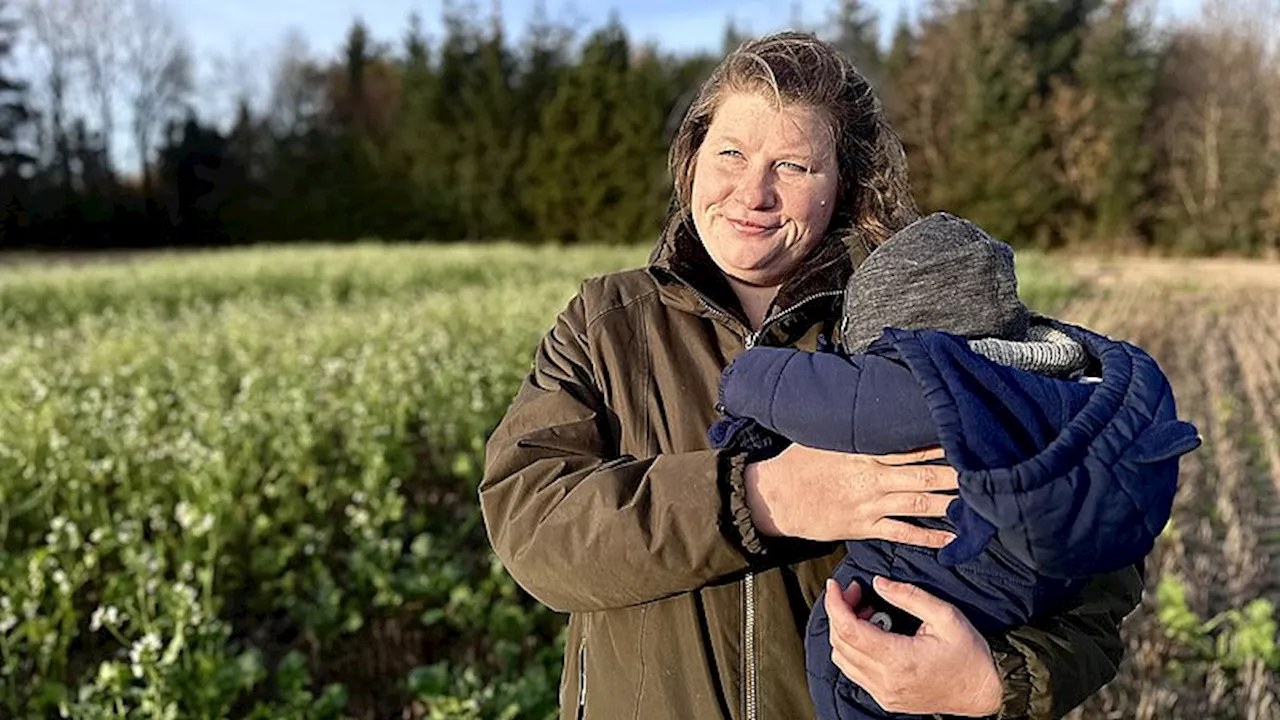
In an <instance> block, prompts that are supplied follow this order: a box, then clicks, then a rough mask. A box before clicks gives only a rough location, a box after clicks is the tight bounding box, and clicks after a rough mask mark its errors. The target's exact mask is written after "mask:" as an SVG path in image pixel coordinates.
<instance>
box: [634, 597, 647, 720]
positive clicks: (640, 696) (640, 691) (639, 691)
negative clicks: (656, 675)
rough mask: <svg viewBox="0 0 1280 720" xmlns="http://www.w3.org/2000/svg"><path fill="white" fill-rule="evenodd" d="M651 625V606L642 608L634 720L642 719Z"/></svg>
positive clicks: (638, 641)
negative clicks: (646, 642) (646, 647)
mask: <svg viewBox="0 0 1280 720" xmlns="http://www.w3.org/2000/svg"><path fill="white" fill-rule="evenodd" d="M648 625H649V608H648V607H644V608H642V609H641V610H640V632H639V637H638V638H637V643H638V644H639V646H640V648H641V649H640V653H639V655H640V680H639V682H638V683H636V711H635V714H634V715H632V716H631V717H632V718H633V719H634V720H640V708H641V707H643V706H644V680H645V671H646V670H647V668H646V666H645V663H644V631H645V629H646V628H647V627H648Z"/></svg>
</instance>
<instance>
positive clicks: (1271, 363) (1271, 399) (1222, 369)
mask: <svg viewBox="0 0 1280 720" xmlns="http://www.w3.org/2000/svg"><path fill="white" fill-rule="evenodd" d="M1071 267H1072V268H1073V269H1074V270H1076V271H1078V272H1079V273H1080V275H1081V276H1082V277H1083V278H1084V280H1083V284H1082V285H1081V287H1080V290H1079V291H1078V292H1077V293H1076V294H1075V295H1073V297H1072V299H1071V300H1070V301H1069V302H1068V303H1067V305H1066V307H1065V308H1063V309H1062V310H1061V311H1060V313H1059V314H1060V315H1061V316H1062V317H1063V319H1065V320H1068V321H1072V322H1078V323H1081V324H1084V325H1086V326H1089V327H1092V328H1094V329H1097V330H1099V331H1101V332H1104V333H1106V334H1108V335H1111V336H1112V337H1116V338H1122V339H1126V340H1131V341H1133V342H1135V343H1137V344H1138V345H1140V346H1142V347H1144V348H1146V349H1147V350H1148V351H1149V352H1151V353H1152V355H1153V356H1154V357H1155V358H1156V359H1157V360H1158V361H1159V362H1160V364H1161V366H1162V367H1163V368H1164V369H1165V371H1166V372H1167V373H1168V375H1169V377H1170V379H1171V381H1172V383H1173V386H1174V390H1175V393H1176V397H1177V401H1178V406H1179V412H1180V414H1181V415H1182V416H1183V417H1185V418H1187V419H1189V420H1191V421H1192V422H1194V423H1195V424H1196V425H1197V426H1198V427H1199V429H1200V433H1201V435H1202V436H1203V438H1204V445H1203V446H1202V447H1201V448H1200V449H1199V450H1198V451H1196V452H1195V453H1193V454H1192V455H1191V456H1189V457H1187V458H1185V459H1184V460H1183V464H1182V475H1181V481H1180V482H1181V486H1180V489H1179V492H1178V496H1177V499H1176V503H1175V508H1174V514H1173V519H1172V522H1171V526H1170V528H1168V529H1167V530H1166V532H1165V534H1164V536H1163V537H1162V538H1161V541H1160V543H1159V545H1158V546H1157V548H1156V551H1155V553H1154V554H1153V555H1152V556H1151V557H1150V558H1149V559H1148V563H1147V592H1146V596H1145V600H1144V603H1143V606H1142V607H1141V608H1140V609H1139V611H1138V612H1136V613H1135V614H1134V615H1132V616H1131V617H1130V618H1129V620H1128V621H1127V623H1126V625H1125V635H1126V638H1127V643H1128V651H1127V657H1126V660H1125V662H1124V664H1123V665H1122V666H1121V669H1120V673H1119V676H1118V678H1117V679H1116V680H1115V681H1114V682H1113V683H1112V684H1111V685H1110V686H1108V687H1107V688H1106V689H1105V690H1104V691H1103V692H1102V693H1101V694H1099V695H1098V696H1097V697H1094V698H1092V699H1091V700H1089V701H1088V702H1087V703H1086V704H1085V705H1084V706H1083V707H1082V708H1080V709H1079V710H1077V711H1076V712H1075V713H1073V714H1072V716H1071V717H1073V718H1074V719H1075V720H1084V719H1089V720H1092V719H1094V718H1138V719H1141V720H1148V719H1152V720H1154V719H1160V720H1164V719H1166V718H1168V719H1174V718H1179V719H1181V718H1186V719H1190V718H1195V719H1196V720H1207V719H1209V718H1214V719H1216V718H1247V719H1248V720H1269V719H1272V718H1280V673H1277V667H1276V663H1275V660H1276V653H1275V651H1274V642H1275V626H1274V625H1270V626H1267V625H1266V623H1261V624H1260V626H1261V629H1262V632H1261V633H1259V632H1256V631H1255V632H1253V633H1252V636H1251V637H1252V639H1253V640H1254V641H1257V642H1258V643H1261V645H1262V646H1263V647H1262V652H1261V653H1254V654H1255V655H1257V654H1261V655H1263V656H1265V655H1268V654H1269V655H1270V660H1269V661H1268V660H1266V659H1259V658H1257V657H1249V659H1247V660H1246V661H1244V662H1243V663H1237V662H1234V660H1233V658H1236V657H1241V656H1245V657H1248V656H1249V655H1250V653H1248V652H1244V653H1238V654H1236V655H1235V656H1232V655H1231V651H1232V650H1233V649H1239V648H1237V647H1235V646H1230V647H1223V646H1222V642H1221V641H1218V642H1214V643H1212V644H1210V645H1208V646H1202V648H1201V650H1200V651H1199V652H1195V651H1193V650H1191V649H1190V648H1189V645H1194V643H1189V642H1187V641H1186V640H1185V639H1183V640H1182V641H1181V642H1180V641H1179V640H1178V639H1177V638H1176V637H1171V635H1176V633H1171V632H1170V623H1169V621H1168V619H1167V616H1166V619H1165V622H1163V623H1162V622H1161V619H1160V617H1159V615H1160V610H1161V608H1160V603H1158V602H1157V594H1158V593H1157V588H1158V587H1159V585H1160V584H1161V581H1162V579H1169V578H1173V579H1176V580H1177V581H1178V582H1179V584H1180V585H1181V587H1183V588H1184V589H1185V598H1186V604H1187V606H1189V608H1190V610H1191V611H1193V612H1194V613H1195V615H1196V616H1198V617H1199V618H1201V619H1204V620H1209V619H1210V618H1215V617H1218V618H1220V619H1222V620H1223V623H1222V625H1218V626H1214V628H1213V629H1212V630H1210V632H1209V633H1208V634H1207V636H1213V634H1214V633H1215V632H1216V631H1217V630H1218V629H1220V628H1221V627H1225V626H1227V625H1228V624H1229V623H1228V620H1231V621H1234V620H1238V619H1239V618H1238V617H1234V616H1230V615H1229V614H1230V612H1231V611H1232V610H1241V609H1243V608H1245V607H1246V606H1247V605H1248V604H1249V603H1250V602H1251V601H1255V600H1258V599H1264V600H1268V601H1270V603H1271V607H1272V608H1275V607H1276V606H1277V605H1280V264H1275V263H1263V262H1246V261H1238V260H1230V261H1228V260H1122V261H1100V260H1080V261H1074V260H1073V261H1071ZM1165 604H1166V605H1168V603H1167V602H1166V603H1165ZM1255 606H1256V604H1255ZM1224 613H1225V615H1224ZM1202 627H1203V626H1202ZM1258 627H1259V624H1257V623H1255V625H1254V629H1255V630H1257V628H1258ZM1267 634H1269V635H1270V636H1271V637H1270V638H1267V637H1265V635H1267ZM1259 635H1262V637H1259ZM1214 639H1215V640H1217V639H1216V638H1214ZM1237 639H1238V638H1237ZM1268 640H1269V641H1270V642H1271V650H1270V653H1267V652H1266V650H1267V648H1266V647H1265V645H1266V641H1268ZM1255 644H1257V643H1255ZM1223 658H1225V659H1223Z"/></svg>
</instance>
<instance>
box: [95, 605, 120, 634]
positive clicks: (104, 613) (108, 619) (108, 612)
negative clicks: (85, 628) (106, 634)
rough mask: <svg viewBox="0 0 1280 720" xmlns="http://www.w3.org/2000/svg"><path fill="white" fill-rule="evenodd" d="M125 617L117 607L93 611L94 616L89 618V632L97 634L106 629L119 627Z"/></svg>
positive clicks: (111, 606)
mask: <svg viewBox="0 0 1280 720" xmlns="http://www.w3.org/2000/svg"><path fill="white" fill-rule="evenodd" d="M123 617H124V613H122V612H120V609H119V608H117V607H116V606H115V605H107V606H105V607H99V608H98V609H97V610H94V611H93V616H92V617H91V618H89V630H90V631H91V632H97V631H99V630H101V629H102V628H104V627H117V626H118V625H119V624H120V620H121V619H123Z"/></svg>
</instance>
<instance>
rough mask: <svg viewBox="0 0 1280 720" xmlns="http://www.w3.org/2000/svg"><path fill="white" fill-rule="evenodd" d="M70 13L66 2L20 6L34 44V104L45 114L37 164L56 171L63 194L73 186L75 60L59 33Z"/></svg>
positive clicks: (33, 0) (30, 1) (44, 0)
mask: <svg viewBox="0 0 1280 720" xmlns="http://www.w3.org/2000/svg"><path fill="white" fill-rule="evenodd" d="M73 10H74V8H73V7H72V4H71V3H70V2H66V0H60V1H59V0H27V2H26V3H24V4H23V6H22V18H23V22H24V24H25V25H26V26H27V27H28V28H29V29H30V32H31V36H32V40H33V41H34V42H33V47H32V51H31V53H30V56H31V59H32V60H33V61H34V65H35V66H36V67H37V68H38V72H39V74H40V78H41V79H40V81H39V83H38V84H37V85H36V86H35V88H34V89H35V91H36V95H37V98H38V100H37V102H38V103H40V104H41V105H43V106H44V107H46V108H47V110H48V112H45V113H40V122H41V135H42V136H43V137H46V138H49V139H50V141H51V142H48V143H41V148H40V152H41V153H44V157H42V158H41V164H52V165H54V166H55V167H57V168H58V173H59V177H58V184H59V185H61V186H62V187H63V188H65V189H67V190H70V189H71V188H72V186H73V183H74V179H73V177H72V173H71V149H70V146H69V142H68V137H69V133H70V126H71V118H70V112H69V108H70V106H71V104H72V102H73V99H72V97H71V96H72V94H73V93H74V92H75V87H74V84H75V80H76V69H77V63H78V62H79V58H78V56H77V52H78V51H77V48H76V47H75V44H74V43H73V42H72V40H71V38H70V37H69V36H68V35H67V34H66V33H65V32H64V30H63V29H64V28H66V27H68V26H69V25H70V24H71V15H72V12H73Z"/></svg>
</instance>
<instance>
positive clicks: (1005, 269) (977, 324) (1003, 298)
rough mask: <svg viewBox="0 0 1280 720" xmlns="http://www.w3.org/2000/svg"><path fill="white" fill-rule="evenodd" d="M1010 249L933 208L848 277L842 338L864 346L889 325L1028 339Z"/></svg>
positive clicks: (850, 347)
mask: <svg viewBox="0 0 1280 720" xmlns="http://www.w3.org/2000/svg"><path fill="white" fill-rule="evenodd" d="M1030 320H1031V312H1030V311H1029V310H1028V309H1027V307H1026V306H1025V305H1023V304H1022V301H1021V300H1019V299H1018V278H1017V276H1016V275H1015V273H1014V266H1013V249H1012V248H1010V247H1009V246H1008V245H1006V244H1004V243H1002V242H1000V241H999V240H996V239H994V238H992V237H991V236H990V235H987V234H986V233H985V232H983V231H982V229H981V228H979V227H978V226H977V225H974V224H973V223H971V222H968V221H967V220H964V219H962V218H958V217H956V216H954V215H950V214H947V213H934V214H933V215H929V216H927V217H924V218H921V219H919V220H917V221H916V222H914V223H912V224H910V225H908V226H907V227H905V228H903V229H902V230H899V231H898V232H897V233H896V234H894V235H893V237H891V238H889V240H888V241H886V242H885V243H884V244H883V245H881V246H879V247H877V248H876V249H875V251H874V252H872V253H871V254H870V255H869V256H868V257H867V259H866V260H865V261H864V262H863V263H862V264H861V265H859V266H858V268H857V270H855V271H854V273H853V276H852V277H851V278H850V279H849V283H848V286H847V287H846V290H845V297H844V319H843V321H842V325H841V331H840V336H841V337H840V342H841V345H843V346H844V348H845V350H846V351H847V352H850V353H857V352H862V351H863V350H865V349H866V348H867V346H868V345H870V344H871V343H872V342H873V341H875V339H876V338H878V337H880V335H881V334H882V333H883V332H884V329H885V328H886V327H895V328H902V329H904V330H921V329H937V330H944V331H946V332H949V333H953V334H955V335H961V336H964V337H967V338H999V339H1003V340H1024V339H1026V337H1027V328H1028V325H1029V323H1030Z"/></svg>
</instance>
